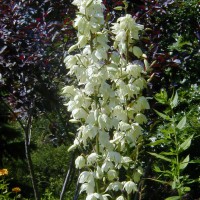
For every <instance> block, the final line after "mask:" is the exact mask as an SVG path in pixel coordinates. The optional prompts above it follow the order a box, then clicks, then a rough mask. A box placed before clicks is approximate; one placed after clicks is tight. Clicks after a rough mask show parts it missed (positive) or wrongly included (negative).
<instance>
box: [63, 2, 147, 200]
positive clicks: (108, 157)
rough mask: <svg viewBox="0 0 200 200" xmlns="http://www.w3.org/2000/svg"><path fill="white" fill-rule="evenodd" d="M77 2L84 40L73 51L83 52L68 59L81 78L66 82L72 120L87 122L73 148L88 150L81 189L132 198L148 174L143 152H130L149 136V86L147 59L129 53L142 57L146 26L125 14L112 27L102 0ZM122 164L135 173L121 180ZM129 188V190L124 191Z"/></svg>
mask: <svg viewBox="0 0 200 200" xmlns="http://www.w3.org/2000/svg"><path fill="white" fill-rule="evenodd" d="M73 4H74V5H75V6H77V8H78V12H77V16H76V18H75V21H74V27H75V28H76V29H77V38H78V40H77V43H76V44H74V45H72V46H71V47H70V48H69V51H68V52H69V53H70V52H72V51H75V50H77V49H78V51H77V52H78V53H74V54H73V55H68V56H67V57H66V58H65V59H64V62H65V64H66V67H67V69H68V70H69V72H68V75H71V76H74V77H76V79H77V81H78V84H77V86H76V87H75V86H66V87H64V88H63V94H64V95H65V96H66V99H68V102H67V103H66V106H67V109H68V111H70V112H71V117H72V119H71V120H70V121H71V122H73V123H76V122H81V126H80V127H79V128H78V130H77V134H76V138H75V140H74V144H73V145H72V146H71V147H70V148H69V151H71V150H74V149H76V148H79V147H81V150H82V155H80V156H78V157H77V158H76V160H75V165H76V168H78V169H81V170H83V172H82V173H81V174H80V177H79V183H81V184H82V186H81V189H80V192H85V193H86V194H87V196H86V199H88V200H89V199H103V200H107V199H126V197H128V195H130V194H131V193H134V192H135V191H137V183H138V181H139V180H138V179H139V178H140V176H141V175H142V174H141V175H140V176H138V169H141V167H140V165H139V162H138V160H137V159H136V158H137V156H136V155H133V153H132V154H131V155H130V152H136V151H134V150H135V149H136V148H137V145H138V143H139V142H138V141H140V140H141V138H142V137H143V129H142V127H141V125H142V124H144V123H146V122H147V118H146V117H145V115H144V111H145V110H146V109H149V104H148V102H147V100H146V98H145V97H144V96H142V91H143V89H144V88H145V87H146V81H145V79H144V78H143V77H142V76H143V73H144V71H143V69H144V64H143V62H142V61H141V60H135V61H133V60H129V58H130V57H132V56H129V54H133V55H134V56H135V58H136V59H142V55H143V53H142V50H141V49H140V48H139V47H138V46H135V41H136V40H138V39H139V31H140V30H142V29H143V26H142V25H140V24H137V23H136V22H135V20H134V19H133V18H132V16H131V15H125V16H124V17H120V18H119V19H118V20H117V22H116V23H113V25H112V27H111V31H110V30H108V29H107V27H106V25H105V20H104V13H103V12H104V9H105V8H104V5H103V4H102V1H101V0H82V1H80V0H74V1H73ZM113 36H114V37H113ZM112 40H113V41H112ZM112 42H113V45H111V46H109V45H110V44H111V43H112ZM113 47H114V48H113ZM91 144H92V145H91ZM86 152H89V153H88V154H86ZM136 166H137V167H136ZM122 167H123V168H124V169H126V174H125V175H126V176H127V177H129V180H125V181H124V182H120V181H119V180H120V172H119V171H120V169H121V168H122ZM140 171H141V170H140ZM133 172H134V173H133ZM135 177H137V179H136V178H135ZM130 179H131V180H134V181H135V180H136V181H135V182H134V181H130ZM123 190H124V191H126V192H127V194H126V195H125V194H123V195H120V194H119V192H122V191H123Z"/></svg>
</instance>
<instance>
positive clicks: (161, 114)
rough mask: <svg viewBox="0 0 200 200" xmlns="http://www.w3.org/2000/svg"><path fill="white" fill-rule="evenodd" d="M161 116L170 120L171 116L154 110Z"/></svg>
mask: <svg viewBox="0 0 200 200" xmlns="http://www.w3.org/2000/svg"><path fill="white" fill-rule="evenodd" d="M154 111H155V112H156V113H157V114H158V115H159V116H160V117H162V118H163V119H165V120H170V119H171V118H170V117H169V116H168V115H165V114H163V113H161V112H159V111H157V110H154Z"/></svg>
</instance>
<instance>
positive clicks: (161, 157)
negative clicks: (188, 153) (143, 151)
mask: <svg viewBox="0 0 200 200" xmlns="http://www.w3.org/2000/svg"><path fill="white" fill-rule="evenodd" d="M149 154H151V155H152V156H155V157H156V158H160V159H161V160H165V161H167V162H170V163H171V162H172V160H171V159H169V158H167V157H165V156H162V155H160V154H157V153H151V152H149Z"/></svg>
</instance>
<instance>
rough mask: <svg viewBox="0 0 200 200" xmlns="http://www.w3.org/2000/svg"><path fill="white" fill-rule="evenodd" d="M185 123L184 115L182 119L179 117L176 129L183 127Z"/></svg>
mask: <svg viewBox="0 0 200 200" xmlns="http://www.w3.org/2000/svg"><path fill="white" fill-rule="evenodd" d="M185 124H186V116H184V117H183V118H182V119H181V121H180V122H179V123H178V124H177V126H176V127H177V128H178V129H180V130H181V129H183V128H184V126H185Z"/></svg>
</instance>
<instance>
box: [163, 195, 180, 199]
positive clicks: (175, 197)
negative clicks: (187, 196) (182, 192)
mask: <svg viewBox="0 0 200 200" xmlns="http://www.w3.org/2000/svg"><path fill="white" fill-rule="evenodd" d="M179 199H181V197H179V196H172V197H168V198H166V199H165V200H179Z"/></svg>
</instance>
